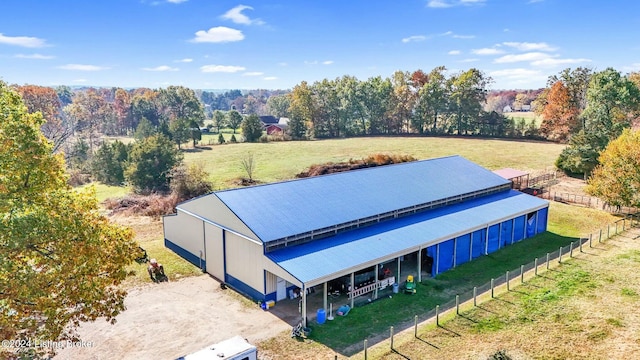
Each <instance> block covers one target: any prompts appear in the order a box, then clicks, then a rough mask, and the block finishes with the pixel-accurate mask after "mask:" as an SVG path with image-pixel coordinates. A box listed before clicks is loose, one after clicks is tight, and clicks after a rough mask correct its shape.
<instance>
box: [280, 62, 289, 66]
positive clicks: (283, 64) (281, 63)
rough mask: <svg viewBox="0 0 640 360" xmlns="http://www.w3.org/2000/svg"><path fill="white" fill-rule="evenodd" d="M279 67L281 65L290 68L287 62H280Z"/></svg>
mask: <svg viewBox="0 0 640 360" xmlns="http://www.w3.org/2000/svg"><path fill="white" fill-rule="evenodd" d="M278 65H280V66H289V64H287V63H286V62H279V63H278Z"/></svg>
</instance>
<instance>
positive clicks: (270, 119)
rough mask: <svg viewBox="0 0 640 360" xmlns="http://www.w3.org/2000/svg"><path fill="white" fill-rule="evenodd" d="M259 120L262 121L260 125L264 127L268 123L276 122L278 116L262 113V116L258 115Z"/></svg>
mask: <svg viewBox="0 0 640 360" xmlns="http://www.w3.org/2000/svg"><path fill="white" fill-rule="evenodd" d="M260 122H261V123H262V126H263V127H265V128H266V127H267V126H269V125H274V124H277V123H278V118H276V117H275V116H271V115H264V116H260Z"/></svg>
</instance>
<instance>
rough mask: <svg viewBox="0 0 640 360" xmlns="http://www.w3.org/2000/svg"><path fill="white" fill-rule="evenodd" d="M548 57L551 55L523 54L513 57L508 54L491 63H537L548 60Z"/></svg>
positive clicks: (538, 53) (539, 53)
mask: <svg viewBox="0 0 640 360" xmlns="http://www.w3.org/2000/svg"><path fill="white" fill-rule="evenodd" d="M550 57H551V55H549V54H546V53H541V52H530V53H524V54H515V55H514V54H509V55H505V56H501V57H499V58H497V59H495V60H493V62H494V63H497V64H504V63H514V62H521V61H539V60H543V59H548V58H550Z"/></svg>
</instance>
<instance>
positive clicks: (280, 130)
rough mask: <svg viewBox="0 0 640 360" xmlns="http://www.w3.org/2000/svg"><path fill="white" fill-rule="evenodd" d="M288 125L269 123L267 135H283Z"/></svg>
mask: <svg viewBox="0 0 640 360" xmlns="http://www.w3.org/2000/svg"><path fill="white" fill-rule="evenodd" d="M288 127H289V125H287V124H271V125H267V127H266V128H265V130H267V135H283V134H284V132H285V131H286V130H287V128H288Z"/></svg>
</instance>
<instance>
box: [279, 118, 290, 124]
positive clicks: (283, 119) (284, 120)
mask: <svg viewBox="0 0 640 360" xmlns="http://www.w3.org/2000/svg"><path fill="white" fill-rule="evenodd" d="M278 124H280V125H289V118H286V117H281V118H280V119H278Z"/></svg>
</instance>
